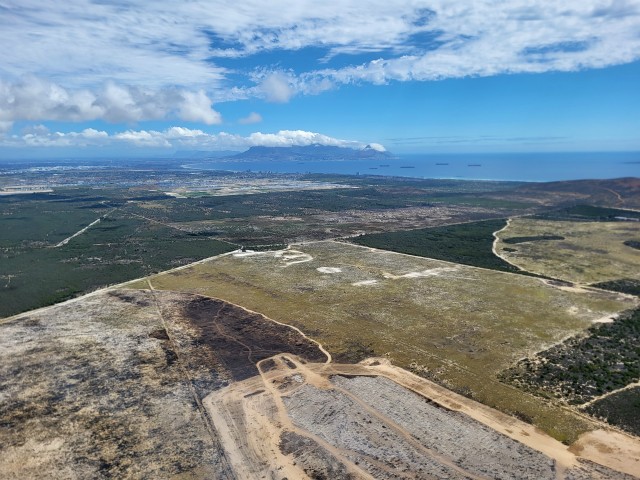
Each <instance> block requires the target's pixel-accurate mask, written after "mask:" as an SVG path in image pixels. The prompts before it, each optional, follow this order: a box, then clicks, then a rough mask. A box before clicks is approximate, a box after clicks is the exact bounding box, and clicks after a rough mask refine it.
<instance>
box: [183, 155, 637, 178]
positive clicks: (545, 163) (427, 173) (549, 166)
mask: <svg viewBox="0 0 640 480" xmlns="http://www.w3.org/2000/svg"><path fill="white" fill-rule="evenodd" d="M184 167H185V168H190V169H198V170H227V171H234V172H243V171H251V172H272V173H338V174H349V175H385V176H400V177H416V178H440V179H445V178H447V179H448V178H453V179H465V180H505V181H525V182H551V181H559V180H580V179H604V178H619V177H640V152H614V153H600V152H599V153H515V154H506V153H500V154H420V155H418V154H413V155H398V156H397V157H396V158H390V159H382V160H344V161H340V160H331V161H329V160H325V161H304V162H296V161H250V162H247V161H243V162H235V161H230V160H223V159H212V160H207V161H197V162H193V163H188V164H185V165H184Z"/></svg>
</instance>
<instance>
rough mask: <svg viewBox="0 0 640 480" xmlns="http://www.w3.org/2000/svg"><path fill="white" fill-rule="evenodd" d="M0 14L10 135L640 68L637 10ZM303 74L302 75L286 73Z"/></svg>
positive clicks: (72, 1) (209, 7)
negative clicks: (363, 86)
mask: <svg viewBox="0 0 640 480" xmlns="http://www.w3.org/2000/svg"><path fill="white" fill-rule="evenodd" d="M0 8H1V9H2V15H0V43H1V44H2V45H4V46H5V48H3V49H2V50H1V51H0V79H3V80H2V83H0V112H3V113H0V121H1V122H5V123H4V124H3V125H4V127H3V128H4V129H7V126H6V125H7V124H6V122H10V121H12V119H13V118H16V119H25V120H35V121H39V120H43V119H62V120H70V121H81V120H85V119H94V118H104V119H107V120H109V121H114V122H135V121H139V120H141V119H154V118H155V119H157V118H164V117H166V116H168V115H169V116H170V115H174V116H175V117H177V118H180V119H183V120H186V121H195V122H204V123H208V124H215V123H219V122H220V115H219V114H218V113H217V112H216V111H215V110H213V109H212V108H211V101H210V100H213V101H215V102H218V101H221V100H232V99H237V98H246V97H250V96H258V97H262V98H266V99H267V100H268V101H273V102H287V101H289V100H290V99H291V98H292V97H293V96H295V95H297V94H317V93H321V92H323V91H325V90H328V89H330V88H334V87H335V86H337V85H340V84H347V83H357V82H372V83H378V84H383V83H387V82H390V81H406V80H417V81H428V80H434V79H442V78H455V77H465V76H486V75H496V74H502V73H515V72H530V73H536V72H546V71H571V70H578V69H584V68H601V67H606V66H610V65H617V64H622V63H627V62H631V61H634V60H638V59H639V58H640V35H638V31H640V4H639V3H638V1H637V0H580V1H578V0H566V1H563V2H560V1H555V2H543V1H540V0H539V1H537V2H534V1H531V0H510V1H508V2H496V1H495V0H477V1H473V2H470V1H468V0H429V1H428V2H427V1H421V0H368V1H366V2H362V1H361V0H325V1H323V2H317V1H315V0H295V1H293V0H274V1H272V2H264V0H244V1H242V2H235V3H233V2H228V1H226V0H192V1H189V2H183V3H182V4H181V5H180V8H176V6H175V2H170V1H168V0H156V1H154V2H127V3H126V6H125V4H122V3H121V2H116V1H103V2H92V1H90V0H68V1H65V2H50V1H45V0H20V1H17V0H5V1H4V2H3V3H2V6H1V7H0ZM305 47H315V49H316V50H314V51H317V52H319V53H317V55H318V56H322V57H323V58H322V59H318V62H316V65H315V66H314V65H313V62H309V61H305V62H300V63H298V62H296V61H293V62H292V64H291V65H277V64H276V65H272V64H268V65H256V64H255V62H254V61H253V59H252V60H251V61H250V62H249V63H247V64H244V63H243V62H242V60H240V61H238V63H236V64H234V67H233V69H231V68H226V67H221V66H219V65H218V64H219V63H221V60H222V59H227V60H228V59H229V58H239V59H242V58H243V57H248V56H251V55H252V54H255V53H259V52H278V51H284V50H287V51H292V52H294V51H298V53H299V54H300V55H303V54H304V55H307V54H308V52H306V51H303V50H301V49H304V48H305ZM354 54H366V57H362V56H359V57H350V56H351V55H354ZM292 55H294V54H292ZM338 57H339V59H340V63H339V64H338V63H336V62H335V60H336V58H338ZM292 58H293V57H292ZM350 58H351V59H352V61H351V62H350V61H349V59H350ZM254 59H255V57H254ZM323 62H324V63H323ZM225 65H226V64H225ZM296 65H305V68H304V69H303V70H298V71H295V72H293V71H290V70H287V68H291V67H296ZM298 68H299V67H298ZM256 72H258V73H256ZM231 74H233V76H232V75H231ZM24 75H33V76H34V77H37V78H41V79H46V80H40V81H38V80H35V79H34V78H30V79H28V80H21V79H22V78H23V76H24ZM236 79H239V80H236ZM247 80H249V81H254V82H255V86H251V85H247ZM7 98H11V99H13V101H11V102H8V101H7ZM9 104H10V105H9ZM7 108H10V113H9V114H6V113H4V112H6V109H7Z"/></svg>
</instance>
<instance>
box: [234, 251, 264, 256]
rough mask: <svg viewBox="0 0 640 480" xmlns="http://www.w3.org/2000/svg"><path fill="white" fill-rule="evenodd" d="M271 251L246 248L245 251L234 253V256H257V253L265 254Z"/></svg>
mask: <svg viewBox="0 0 640 480" xmlns="http://www.w3.org/2000/svg"><path fill="white" fill-rule="evenodd" d="M266 253H269V252H256V251H254V250H245V251H244V252H237V253H234V254H233V256H234V257H255V256H256V255H264V254H266Z"/></svg>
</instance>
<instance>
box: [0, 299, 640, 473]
mask: <svg viewBox="0 0 640 480" xmlns="http://www.w3.org/2000/svg"><path fill="white" fill-rule="evenodd" d="M639 459H640V441H638V439H637V438H635V437H631V436H628V435H622V434H620V433H616V432H613V431H611V430H604V429H595V430H592V431H591V432H589V433H587V434H583V435H582V436H581V437H580V438H579V440H578V441H577V442H575V443H574V444H573V445H572V446H570V447H567V446H566V445H564V444H562V443H560V442H558V441H556V440H554V439H553V438H551V437H549V436H548V435H546V434H544V433H543V432H541V431H540V430H538V429H536V428H535V427H533V426H532V425H530V424H527V423H524V422H522V421H520V420H518V419H516V418H514V417H511V416H508V415H505V414H503V413H500V412H498V411H496V410H494V409H491V408H489V407H487V406H485V405H482V404H480V403H478V402H475V401H473V400H470V399H468V398H466V397H463V396H461V395H458V394H456V393H454V392H452V391H450V390H448V389H446V388H444V387H442V386H439V385H437V384H435V383H433V382H430V381H428V380H426V379H424V378H421V377H418V376H416V375H413V374H412V373H410V372H408V371H406V370H403V369H401V368H398V367H396V366H393V365H392V364H391V363H390V362H389V361H388V360H387V359H383V358H369V359H367V360H364V361H362V362H360V363H358V364H345V363H336V362H334V361H333V360H332V358H331V356H330V355H329V354H328V353H327V352H326V351H325V350H324V348H323V347H322V346H321V345H319V344H318V343H317V342H315V341H313V340H312V339H310V338H307V336H306V335H305V334H304V333H302V332H301V331H299V330H296V329H294V328H291V327H289V326H287V325H283V324H280V323H278V322H275V321H273V320H271V319H270V318H267V317H265V316H263V315H260V314H258V313H255V312H251V311H248V310H246V309H244V308H241V307H239V306H237V305H233V304H231V303H228V302H224V301H221V300H219V299H215V298H211V297H206V296H203V295H194V294H185V293H177V292H169V291H164V292H161V291H156V290H153V289H147V290H129V289H124V288H119V289H111V290H107V291H102V292H97V293H94V294H91V295H88V296H86V297H83V298H80V299H77V300H73V301H70V302H67V303H64V304H60V305H56V306H54V307H49V308H45V309H41V310H39V311H34V312H29V313H28V314H25V315H20V316H17V317H13V318H10V319H5V320H3V321H2V322H0V477H2V478H16V479H30V478H180V479H185V478H190V479H195V478H225V479H234V478H235V479H253V478H256V479H263V478H264V479H278V480H284V479H288V480H292V479H305V478H310V479H318V478H325V479H338V480H339V479H359V478H368V479H370V478H376V479H396V478H416V479H418V478H419V479H429V478H443V479H444V478H447V479H457V478H471V479H478V478H485V479H488V478H492V479H493V478H503V479H513V478H520V479H536V480H539V479H605V478H606V479H628V478H637V477H638V476H640V460H639Z"/></svg>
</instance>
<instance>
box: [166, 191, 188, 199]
mask: <svg viewBox="0 0 640 480" xmlns="http://www.w3.org/2000/svg"><path fill="white" fill-rule="evenodd" d="M164 194H165V195H169V196H170V197H174V198H187V197H185V196H184V195H182V194H180V193H177V192H164Z"/></svg>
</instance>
